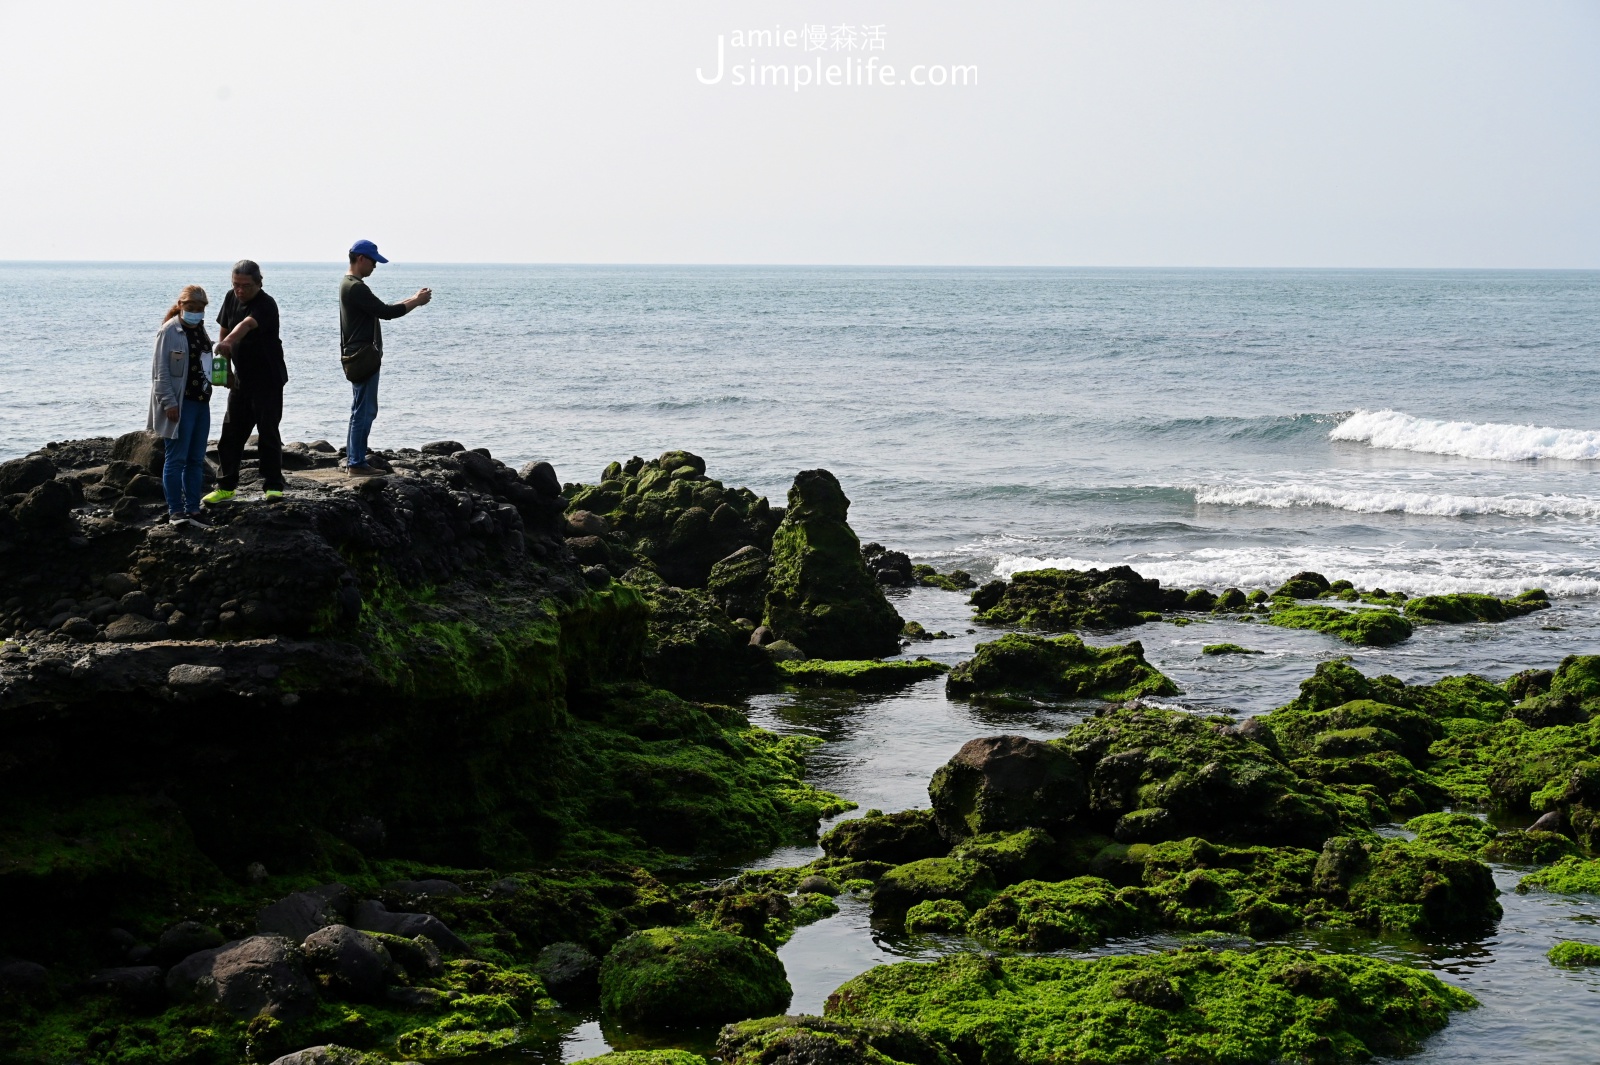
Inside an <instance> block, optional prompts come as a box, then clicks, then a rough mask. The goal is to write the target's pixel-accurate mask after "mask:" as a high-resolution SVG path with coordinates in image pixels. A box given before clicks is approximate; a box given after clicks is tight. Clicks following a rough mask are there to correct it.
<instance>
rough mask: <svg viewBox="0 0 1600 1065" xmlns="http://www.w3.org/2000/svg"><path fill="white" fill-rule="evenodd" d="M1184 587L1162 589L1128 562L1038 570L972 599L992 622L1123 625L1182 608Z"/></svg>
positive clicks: (1046, 626)
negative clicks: (1120, 564)
mask: <svg viewBox="0 0 1600 1065" xmlns="http://www.w3.org/2000/svg"><path fill="white" fill-rule="evenodd" d="M1186 598H1187V597H1186V595H1185V593H1184V592H1183V590H1182V589H1177V588H1162V587H1161V582H1160V581H1158V580H1155V579H1154V578H1147V577H1144V576H1142V575H1140V574H1139V573H1138V572H1136V571H1135V570H1132V569H1130V568H1128V567H1127V566H1113V567H1111V568H1110V569H1104V570H1099V569H1089V570H1075V569H1039V570H1027V571H1024V572H1022V573H1018V574H1015V575H1013V576H1012V578H1011V581H1010V583H1009V584H1005V583H1001V582H998V581H997V582H994V583H993V584H989V585H985V586H984V587H982V588H980V589H978V590H977V591H976V592H974V593H973V595H972V603H973V605H974V606H976V607H978V608H979V610H978V614H977V615H976V616H977V619H978V620H979V621H982V622H987V623H988V624H991V625H1019V626H1021V627H1023V628H1029V629H1051V630H1054V631H1056V632H1061V631H1063V630H1066V629H1120V628H1124V627H1126V626H1128V625H1138V624H1140V623H1142V622H1145V621H1148V620H1150V617H1151V616H1152V615H1154V614H1155V613H1156V612H1159V611H1162V610H1179V609H1182V608H1183V607H1184V601H1185V599H1186Z"/></svg>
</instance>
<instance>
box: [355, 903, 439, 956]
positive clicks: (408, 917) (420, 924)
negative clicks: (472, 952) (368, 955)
mask: <svg viewBox="0 0 1600 1065" xmlns="http://www.w3.org/2000/svg"><path fill="white" fill-rule="evenodd" d="M350 923H351V924H352V925H354V926H355V927H356V928H359V929H360V930H361V931H363V932H384V933H387V934H388V935H391V936H401V937H402V938H405V939H412V938H414V937H416V936H427V937H428V938H429V939H431V940H433V942H434V943H436V944H437V945H438V946H439V949H440V950H446V951H449V952H451V953H453V954H461V953H465V952H466V950H467V944H466V943H465V942H463V941H462V939H461V937H460V936H458V935H456V934H455V933H454V932H452V931H450V929H449V928H448V927H447V926H446V925H445V923H444V922H443V921H441V920H439V918H437V917H435V916H433V915H432V914H430V913H390V912H389V911H388V909H387V908H385V906H384V905H383V903H381V902H377V901H374V900H368V901H366V902H362V903H358V904H357V905H356V907H355V910H354V911H353V913H352V914H351V917H350Z"/></svg>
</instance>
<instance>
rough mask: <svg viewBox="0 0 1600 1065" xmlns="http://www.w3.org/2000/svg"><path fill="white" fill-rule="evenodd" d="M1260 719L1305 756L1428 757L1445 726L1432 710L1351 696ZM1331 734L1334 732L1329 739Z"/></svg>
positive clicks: (1283, 710) (1294, 751) (1287, 745)
mask: <svg viewBox="0 0 1600 1065" xmlns="http://www.w3.org/2000/svg"><path fill="white" fill-rule="evenodd" d="M1263 721H1264V722H1265V723H1266V724H1267V725H1268V726H1270V727H1271V729H1272V731H1273V734H1274V735H1276V736H1277V737H1278V742H1279V743H1280V744H1281V745H1282V746H1283V749H1284V750H1285V751H1286V752H1289V753H1291V754H1293V755H1300V756H1308V757H1310V756H1314V757H1323V758H1342V757H1350V756H1353V755H1359V754H1369V753H1372V752H1373V751H1379V750H1391V751H1394V752H1395V753H1397V754H1401V755H1404V756H1405V757H1407V758H1412V759H1421V758H1425V757H1427V754H1428V748H1429V747H1430V746H1432V744H1433V742H1434V741H1435V740H1438V739H1440V738H1442V737H1443V736H1444V726H1443V725H1442V724H1441V723H1440V722H1439V720H1438V719H1437V718H1435V717H1433V716H1432V715H1430V714H1428V713H1425V712H1423V711H1420V710H1413V709H1408V708H1406V707H1403V706H1393V705H1391V704H1389V703H1382V702H1378V701H1377V700H1375V699H1352V700H1351V701H1349V702H1347V703H1340V704H1339V705H1338V706H1333V707H1329V708H1328V709H1326V710H1313V711H1305V710H1300V709H1298V708H1295V707H1294V706H1293V704H1291V705H1290V706H1287V707H1282V708H1280V709H1278V710H1274V711H1273V712H1272V713H1271V714H1268V715H1267V716H1266V717H1265V718H1264V719H1263ZM1330 733H1334V734H1338V735H1335V736H1333V737H1331V738H1330V736H1329V734H1330Z"/></svg>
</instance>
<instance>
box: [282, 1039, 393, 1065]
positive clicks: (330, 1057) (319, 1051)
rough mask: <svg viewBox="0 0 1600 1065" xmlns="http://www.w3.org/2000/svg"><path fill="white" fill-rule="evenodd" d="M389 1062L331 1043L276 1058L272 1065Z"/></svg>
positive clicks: (343, 1064)
mask: <svg viewBox="0 0 1600 1065" xmlns="http://www.w3.org/2000/svg"><path fill="white" fill-rule="evenodd" d="M388 1061H389V1059H388V1058H385V1057H381V1056H380V1055H377V1054H367V1053H364V1052H363V1051H360V1050H351V1049H350V1048H349V1047H342V1046H339V1045H337V1044H334V1043H329V1044H327V1045H325V1046H316V1047H306V1048H305V1049H304V1050H296V1051H295V1052H294V1053H293V1054H285V1055H284V1056H283V1057H281V1058H274V1059H273V1060H272V1065H388Z"/></svg>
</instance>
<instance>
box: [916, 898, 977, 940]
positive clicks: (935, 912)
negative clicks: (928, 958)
mask: <svg viewBox="0 0 1600 1065" xmlns="http://www.w3.org/2000/svg"><path fill="white" fill-rule="evenodd" d="M969 916H971V915H970V914H969V913H968V912H967V908H966V906H964V905H962V903H961V902H960V901H959V900H957V899H930V900H928V901H927V902H919V903H917V904H916V905H915V906H913V907H911V908H910V909H909V910H907V911H906V931H907V932H910V933H911V934H912V935H917V934H918V933H923V932H960V931H962V930H963V929H965V928H966V927H967V918H968V917H969Z"/></svg>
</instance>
